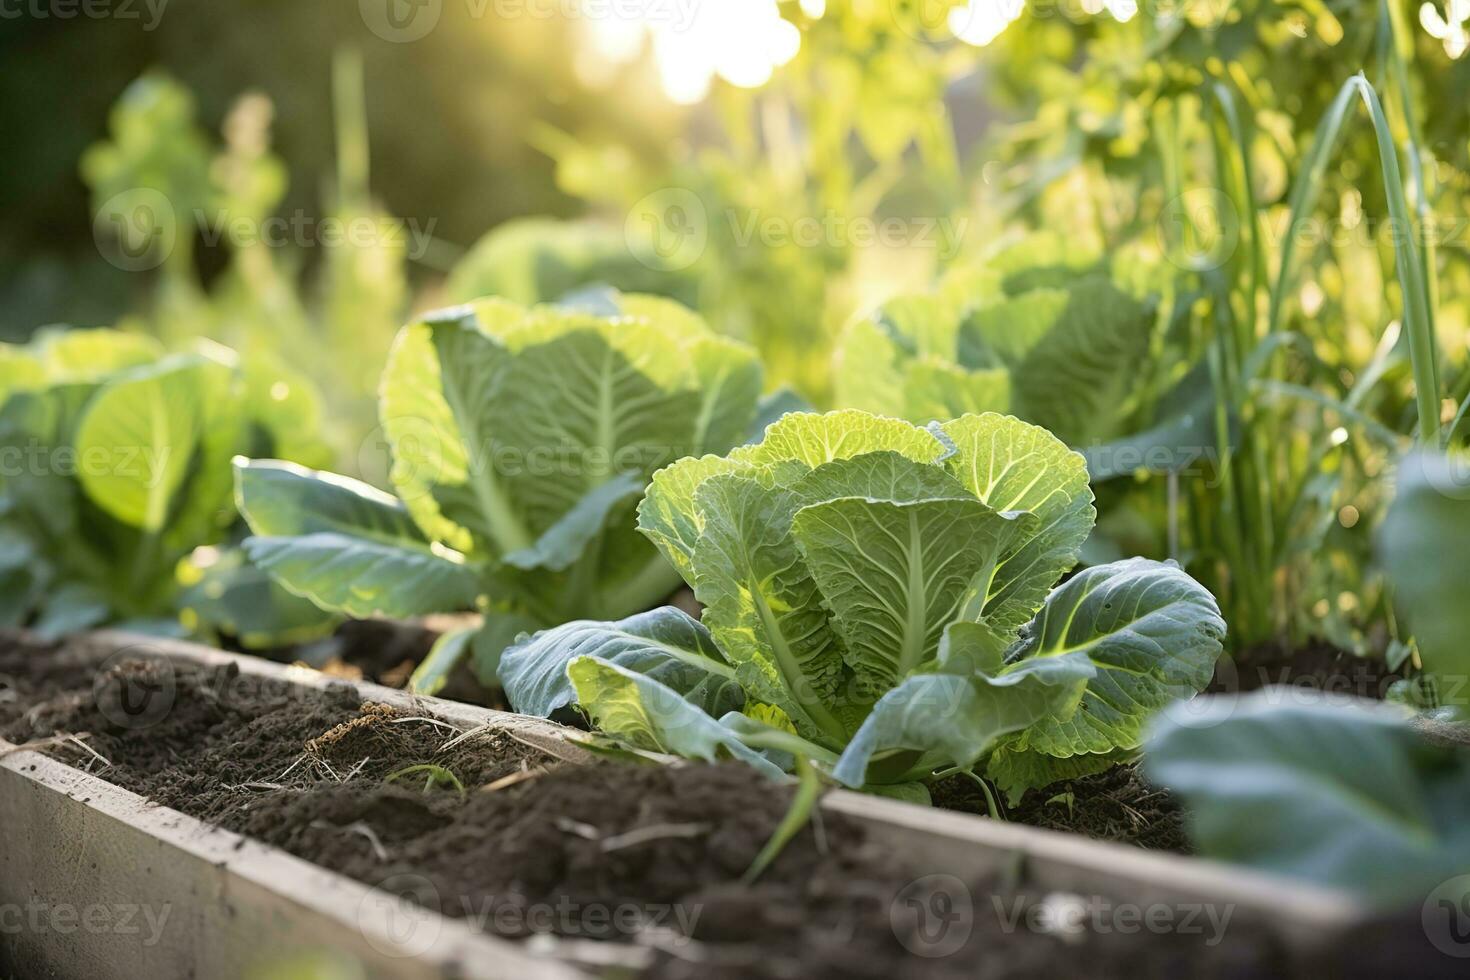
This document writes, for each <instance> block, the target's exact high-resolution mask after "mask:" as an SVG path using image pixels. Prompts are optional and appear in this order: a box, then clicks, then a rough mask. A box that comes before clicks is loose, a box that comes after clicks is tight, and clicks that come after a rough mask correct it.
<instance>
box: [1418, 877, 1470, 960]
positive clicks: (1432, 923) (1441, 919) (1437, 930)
mask: <svg viewBox="0 0 1470 980" xmlns="http://www.w3.org/2000/svg"><path fill="white" fill-rule="evenodd" d="M1419 921H1420V924H1421V925H1422V926H1423V927H1424V935H1425V936H1426V937H1427V938H1428V939H1429V941H1430V942H1431V943H1433V944H1434V948H1435V949H1437V950H1439V951H1440V952H1441V953H1444V954H1445V955H1446V956H1455V957H1459V958H1461V959H1470V874H1465V875H1456V876H1455V877H1453V878H1451V879H1449V880H1448V881H1442V882H1440V883H1439V885H1438V886H1437V887H1436V888H1435V889H1434V891H1432V892H1430V893H1429V897H1428V898H1426V899H1425V900H1424V906H1423V908H1422V909H1421V910H1420V917H1419Z"/></svg>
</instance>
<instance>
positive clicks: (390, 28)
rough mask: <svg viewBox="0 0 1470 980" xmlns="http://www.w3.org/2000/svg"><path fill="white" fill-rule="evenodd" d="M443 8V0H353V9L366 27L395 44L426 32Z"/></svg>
mask: <svg viewBox="0 0 1470 980" xmlns="http://www.w3.org/2000/svg"><path fill="white" fill-rule="evenodd" d="M443 11H444V0H357V12H358V14H359V15H361V17H362V22H363V23H364V24H366V25H367V29H368V30H370V31H372V32H373V33H374V34H376V35H378V37H380V38H382V39H383V40H385V41H392V42H394V43H396V44H406V43H407V42H409V41H417V40H419V39H420V38H422V37H423V36H424V35H426V34H428V33H429V32H430V31H432V30H433V29H434V28H435V27H436V26H437V25H438V23H439V15H440V14H441V13H443Z"/></svg>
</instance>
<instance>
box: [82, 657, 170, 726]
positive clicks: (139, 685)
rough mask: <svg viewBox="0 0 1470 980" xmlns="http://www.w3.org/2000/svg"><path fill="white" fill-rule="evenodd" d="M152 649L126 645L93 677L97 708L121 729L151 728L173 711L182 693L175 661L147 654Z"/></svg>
mask: <svg viewBox="0 0 1470 980" xmlns="http://www.w3.org/2000/svg"><path fill="white" fill-rule="evenodd" d="M148 652H149V651H148V649H147V648H146V647H137V646H133V647H123V648H122V649H120V650H117V651H116V652H114V653H113V654H111V655H110V656H109V657H108V658H107V659H106V660H104V661H102V664H101V666H100V668H99V669H98V671H97V674H96V676H95V677H94V678H93V680H92V700H93V702H94V703H95V704H96V705H97V711H98V712H99V713H100V714H101V715H102V717H104V718H106V719H107V720H108V721H109V722H111V723H112V724H113V725H116V726H117V727H118V728H125V729H130V730H134V731H136V730H138V729H141V728H151V727H153V726H154V725H156V724H158V723H159V722H160V721H163V719H164V718H166V717H167V716H168V713H169V712H170V711H172V710H173V707H174V699H175V698H176V697H177V693H178V679H177V678H176V677H175V676H174V667H173V664H172V663H170V662H169V661H167V660H165V659H163V658H162V657H146V654H148ZM140 654H141V655H145V657H140Z"/></svg>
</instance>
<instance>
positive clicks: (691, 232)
mask: <svg viewBox="0 0 1470 980" xmlns="http://www.w3.org/2000/svg"><path fill="white" fill-rule="evenodd" d="M623 238H624V240H625V241H626V242H627V245H628V250H629V251H630V252H632V253H633V257H634V258H636V259H637V260H638V261H639V262H640V263H642V264H643V265H645V266H647V267H648V268H650V269H658V270H662V271H665V272H678V271H679V270H681V269H687V268H689V267H690V266H691V265H693V264H694V263H695V262H698V261H699V258H700V256H702V255H704V250H705V247H706V246H707V245H708V244H709V216H708V214H707V213H706V212H705V209H704V202H703V201H701V200H700V199H699V195H698V194H696V193H694V192H693V191H691V190H689V189H688V188H684V187H665V188H664V189H663V190H658V191H654V192H653V193H652V194H647V195H645V196H644V197H643V199H642V200H640V201H639V202H638V203H637V204H635V205H633V208H632V210H630V211H629V212H628V219H627V221H625V222H624V223H623Z"/></svg>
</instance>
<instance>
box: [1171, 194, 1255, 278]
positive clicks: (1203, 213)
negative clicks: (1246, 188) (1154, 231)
mask: <svg viewBox="0 0 1470 980" xmlns="http://www.w3.org/2000/svg"><path fill="white" fill-rule="evenodd" d="M1158 238H1159V248H1160V249H1161V250H1162V251H1163V253H1164V255H1165V256H1166V257H1168V259H1169V262H1170V263H1172V264H1173V265H1175V266H1177V267H1178V268H1181V269H1185V270H1188V271H1191V272H1205V271H1208V270H1210V269H1218V268H1220V267H1221V266H1222V265H1224V264H1225V263H1226V262H1229V261H1230V259H1231V257H1232V256H1234V255H1235V250H1236V248H1237V247H1239V245H1240V215H1239V214H1237V213H1236V211H1235V205H1234V203H1233V202H1232V201H1231V200H1230V198H1229V197H1227V196H1226V195H1225V193H1224V192H1223V191H1220V190H1219V189H1217V188H1214V187H1195V188H1192V189H1190V190H1187V191H1185V192H1184V193H1183V194H1180V195H1179V196H1178V197H1176V198H1174V199H1173V200H1172V201H1170V202H1169V203H1168V204H1167V205H1165V206H1164V210H1163V213H1162V214H1160V215H1159V226H1158Z"/></svg>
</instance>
